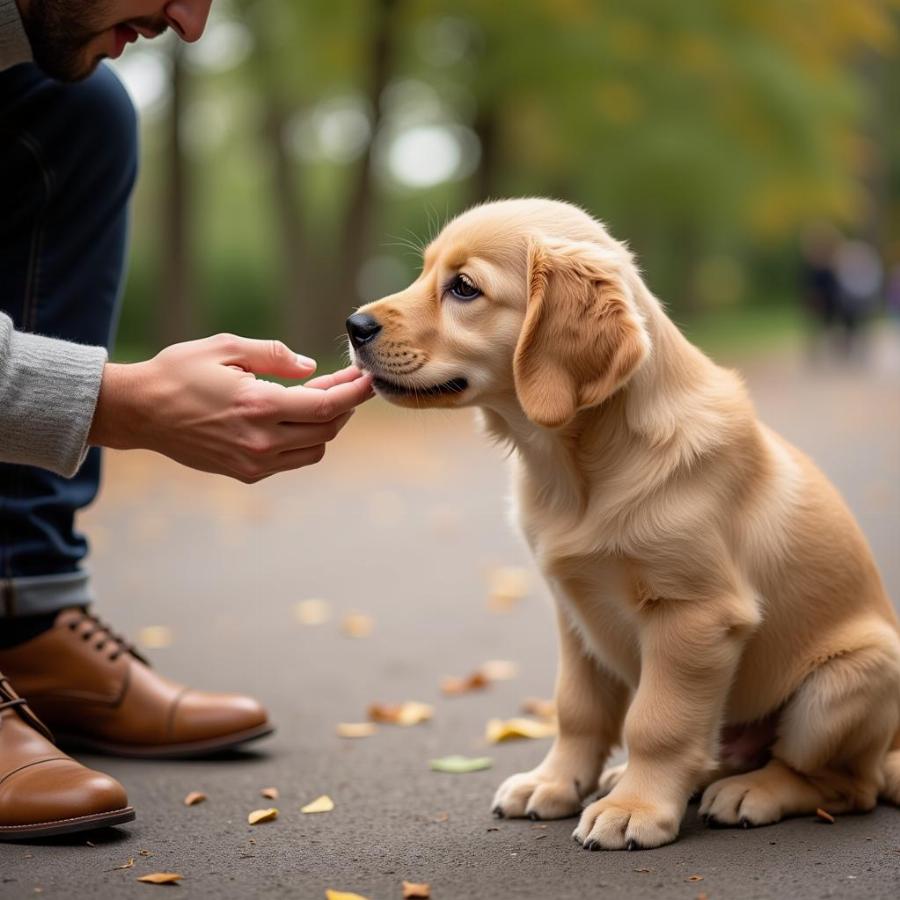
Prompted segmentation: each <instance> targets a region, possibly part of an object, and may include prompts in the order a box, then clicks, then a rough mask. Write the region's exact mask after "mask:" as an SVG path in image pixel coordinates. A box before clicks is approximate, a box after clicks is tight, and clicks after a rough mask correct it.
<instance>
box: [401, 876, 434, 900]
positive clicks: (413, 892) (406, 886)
mask: <svg viewBox="0 0 900 900" xmlns="http://www.w3.org/2000/svg"><path fill="white" fill-rule="evenodd" d="M430 896H431V885H430V884H416V883H415V882H413V881H404V882H403V900H413V898H424V900H428V898H429V897H430Z"/></svg>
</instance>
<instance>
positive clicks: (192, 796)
mask: <svg viewBox="0 0 900 900" xmlns="http://www.w3.org/2000/svg"><path fill="white" fill-rule="evenodd" d="M205 799H206V794H204V793H203V792H202V791H191V792H190V793H189V794H188V795H187V797H185V798H184V805H185V806H196V805H197V804H198V803H202V802H203V801H204V800H205Z"/></svg>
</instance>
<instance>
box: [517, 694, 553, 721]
mask: <svg viewBox="0 0 900 900" xmlns="http://www.w3.org/2000/svg"><path fill="white" fill-rule="evenodd" d="M522 712H523V713H527V714H528V715H529V716H537V717H538V718H539V719H552V718H554V717H555V716H556V704H555V703H554V702H553V701H552V700H542V699H541V698H540V697H526V698H525V699H524V700H523V701H522Z"/></svg>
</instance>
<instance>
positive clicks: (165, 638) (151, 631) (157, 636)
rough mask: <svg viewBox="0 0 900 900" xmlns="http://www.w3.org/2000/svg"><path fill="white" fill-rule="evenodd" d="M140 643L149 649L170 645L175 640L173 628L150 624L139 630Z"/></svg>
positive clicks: (158, 648) (159, 648)
mask: <svg viewBox="0 0 900 900" xmlns="http://www.w3.org/2000/svg"><path fill="white" fill-rule="evenodd" d="M137 640H138V643H139V644H140V645H141V646H142V647H146V648H147V649H148V650H161V649H162V648H163V647H169V646H171V645H172V641H173V640H174V638H173V636H172V629H171V628H168V627H167V626H165V625H148V626H147V627H146V628H142V629H141V630H140V631H139V632H138V636H137Z"/></svg>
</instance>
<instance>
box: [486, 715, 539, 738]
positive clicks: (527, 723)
mask: <svg viewBox="0 0 900 900" xmlns="http://www.w3.org/2000/svg"><path fill="white" fill-rule="evenodd" d="M554 734H556V725H555V723H552V722H537V721H535V720H534V719H506V720H503V719H491V720H490V721H489V722H488V724H487V733H486V735H485V736H486V737H487V739H488V741H490V742H491V743H492V744H499V743H500V742H501V741H511V740H514V739H515V738H545V737H552V736H553V735H554Z"/></svg>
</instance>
